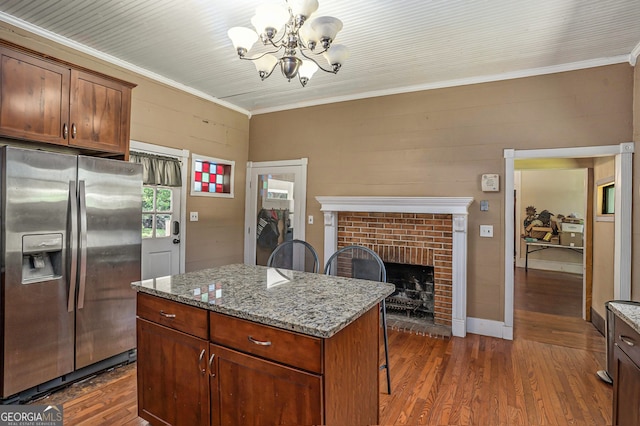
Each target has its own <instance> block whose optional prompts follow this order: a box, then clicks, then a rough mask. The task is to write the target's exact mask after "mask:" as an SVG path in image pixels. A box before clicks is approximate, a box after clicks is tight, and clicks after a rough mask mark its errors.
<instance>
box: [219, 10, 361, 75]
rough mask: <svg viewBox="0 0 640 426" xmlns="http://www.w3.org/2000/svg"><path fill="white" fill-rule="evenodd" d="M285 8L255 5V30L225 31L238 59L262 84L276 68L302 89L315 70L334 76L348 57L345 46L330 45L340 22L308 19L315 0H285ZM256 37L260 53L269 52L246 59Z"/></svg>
mask: <svg viewBox="0 0 640 426" xmlns="http://www.w3.org/2000/svg"><path fill="white" fill-rule="evenodd" d="M287 5H288V8H284V7H282V6H278V5H262V6H258V8H257V9H256V14H255V16H254V17H253V18H251V23H252V24H253V26H254V28H255V29H256V31H254V30H252V29H250V28H245V27H233V28H231V29H229V32H228V35H229V38H230V39H231V41H232V43H233V47H234V48H235V49H236V52H237V53H238V57H239V58H240V59H245V60H250V61H253V64H254V65H255V67H256V70H258V75H260V78H261V79H262V80H263V81H264V80H265V79H266V78H268V77H269V76H270V75H271V73H273V70H274V69H275V68H276V67H277V66H278V65H280V70H281V71H282V74H283V75H284V77H285V78H286V79H287V80H288V81H291V79H292V78H295V77H296V76H298V79H299V80H300V84H302V87H304V86H306V85H307V83H308V82H309V80H310V79H311V77H312V76H313V74H314V73H315V72H316V71H317V70H318V69H321V70H322V71H325V72H329V73H333V74H336V73H337V72H338V71H339V70H340V67H341V66H342V64H343V63H344V61H345V60H347V58H348V57H349V50H348V49H347V48H346V47H345V46H343V45H340V44H332V42H333V40H334V39H335V37H336V35H337V34H338V31H340V30H341V29H342V22H341V21H340V20H339V19H337V18H334V17H331V16H320V17H317V18H314V19H312V20H309V17H310V16H311V14H312V13H313V12H315V11H316V10H317V9H318V1H317V0H287ZM258 38H259V39H260V41H261V44H262V45H263V46H264V48H263V49H262V50H264V49H267V50H269V51H267V52H264V53H258V54H254V55H252V56H251V57H249V56H247V53H248V52H249V50H251V48H252V47H253V45H254V44H255V43H256V41H258ZM276 54H278V55H280V56H279V57H277V56H276ZM298 54H299V55H300V56H298ZM320 57H323V58H324V59H320ZM319 60H320V62H319ZM325 61H326V62H325ZM322 63H325V65H324V66H323V65H322ZM325 67H326V68H325Z"/></svg>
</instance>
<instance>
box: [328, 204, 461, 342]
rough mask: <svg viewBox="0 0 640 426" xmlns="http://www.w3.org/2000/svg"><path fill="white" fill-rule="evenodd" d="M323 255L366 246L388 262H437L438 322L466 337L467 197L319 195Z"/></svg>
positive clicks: (436, 310) (430, 263)
mask: <svg viewBox="0 0 640 426" xmlns="http://www.w3.org/2000/svg"><path fill="white" fill-rule="evenodd" d="M316 199H317V200H318V201H319V202H320V204H321V205H322V207H321V210H322V211H323V213H324V226H325V246H324V258H325V259H328V258H329V256H330V255H331V254H332V253H333V252H335V250H336V249H337V248H338V247H342V246H345V245H349V244H357V245H363V246H365V247H369V248H371V249H372V250H374V251H375V252H376V253H378V254H379V255H380V257H381V258H382V260H383V261H385V262H392V263H400V264H410V265H426V266H433V267H434V272H433V278H434V291H433V305H434V309H433V310H434V323H435V324H438V325H443V326H448V327H451V333H452V334H453V335H454V336H461V337H464V336H465V335H466V276H467V217H468V208H469V205H470V204H471V202H473V198H468V197H344V196H342V197H316Z"/></svg>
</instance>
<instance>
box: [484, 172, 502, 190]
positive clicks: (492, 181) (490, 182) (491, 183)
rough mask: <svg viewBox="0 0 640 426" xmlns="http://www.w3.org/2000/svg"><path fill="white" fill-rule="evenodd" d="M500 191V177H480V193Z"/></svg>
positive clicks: (488, 175)
mask: <svg viewBox="0 0 640 426" xmlns="http://www.w3.org/2000/svg"><path fill="white" fill-rule="evenodd" d="M497 191H500V176H499V175H497V174H484V175H482V192H497Z"/></svg>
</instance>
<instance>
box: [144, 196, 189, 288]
mask: <svg viewBox="0 0 640 426" xmlns="http://www.w3.org/2000/svg"><path fill="white" fill-rule="evenodd" d="M180 193H181V189H180V188H172V187H166V186H157V185H143V188H142V279H143V280H146V279H150V278H157V277H162V276H165V275H175V274H179V273H180V242H181V240H180V236H181V232H182V225H181V223H180V199H181V197H180Z"/></svg>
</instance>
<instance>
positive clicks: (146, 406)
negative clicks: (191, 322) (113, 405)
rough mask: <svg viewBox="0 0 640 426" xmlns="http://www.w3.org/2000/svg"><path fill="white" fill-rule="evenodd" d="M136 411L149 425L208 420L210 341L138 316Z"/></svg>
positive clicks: (193, 423) (190, 425)
mask: <svg viewBox="0 0 640 426" xmlns="http://www.w3.org/2000/svg"><path fill="white" fill-rule="evenodd" d="M137 334H138V361H137V366H138V367H137V369H138V370H137V374H138V415H139V416H140V417H142V418H143V419H145V420H147V421H149V422H150V423H151V424H152V425H174V426H179V425H185V426H196V425H206V424H208V423H209V404H208V401H209V380H208V374H207V360H208V345H209V342H207V341H206V340H203V339H199V338H197V337H194V336H191V335H189V334H185V333H183V332H180V331H176V330H172V329H170V328H167V327H164V326H161V325H158V324H155V323H153V322H150V321H147V320H144V319H140V318H138V319H137Z"/></svg>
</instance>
